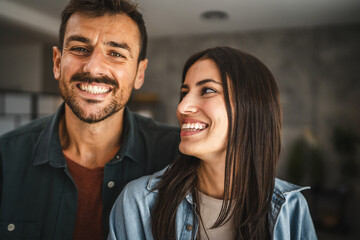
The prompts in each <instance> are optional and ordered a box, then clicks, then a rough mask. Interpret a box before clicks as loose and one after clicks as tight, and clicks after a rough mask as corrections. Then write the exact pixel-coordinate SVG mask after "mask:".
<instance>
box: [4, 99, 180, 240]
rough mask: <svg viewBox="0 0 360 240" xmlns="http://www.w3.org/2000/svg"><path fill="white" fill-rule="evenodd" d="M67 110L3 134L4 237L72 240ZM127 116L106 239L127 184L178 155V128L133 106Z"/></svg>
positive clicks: (110, 174) (110, 191)
mask: <svg viewBox="0 0 360 240" xmlns="http://www.w3.org/2000/svg"><path fill="white" fill-rule="evenodd" d="M63 114H64V104H63V105H62V106H61V107H60V108H59V110H58V111H57V113H56V114H55V115H53V116H50V117H46V118H42V119H39V120H35V121H33V122H31V123H29V124H27V125H25V126H23V127H20V128H18V129H16V130H14V131H11V132H9V133H7V134H5V135H3V136H1V138H0V174H1V176H0V177H1V178H0V239H7V240H10V239H46V240H49V239H61V240H64V239H72V236H73V230H74V226H75V219H76V211H77V189H76V186H75V184H74V182H73V180H72V178H71V176H70V174H69V171H68V169H67V163H66V160H65V158H64V155H63V152H62V148H61V145H60V139H59V121H60V119H61V117H62V116H63ZM124 117H125V120H124V136H123V141H122V142H123V144H122V147H121V149H120V150H119V152H118V153H117V154H116V155H115V156H114V158H113V159H112V160H110V161H109V162H108V163H107V164H106V166H105V169H104V180H103V185H102V200H103V229H104V237H106V236H107V233H108V221H109V220H108V219H109V213H110V210H111V207H112V205H113V203H114V201H115V200H116V198H117V196H118V195H119V193H120V192H121V190H122V189H123V187H124V186H125V184H126V183H127V182H129V181H131V180H133V179H136V178H139V177H141V176H143V175H148V174H151V173H153V172H155V171H158V170H160V169H162V168H164V167H165V166H166V165H168V164H169V163H170V162H171V161H173V160H174V159H175V157H176V155H177V154H178V143H179V129H178V128H176V127H171V126H165V125H163V124H160V123H158V122H155V121H154V120H152V119H149V118H145V117H142V116H140V115H138V114H135V113H132V112H130V111H129V110H128V109H125V115H124ZM109 182H111V183H110V184H109ZM113 183H115V185H114V184H113Z"/></svg>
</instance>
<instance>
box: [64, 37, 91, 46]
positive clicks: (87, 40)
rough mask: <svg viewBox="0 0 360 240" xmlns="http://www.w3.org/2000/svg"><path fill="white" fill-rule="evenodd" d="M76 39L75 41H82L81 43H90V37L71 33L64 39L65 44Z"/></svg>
mask: <svg viewBox="0 0 360 240" xmlns="http://www.w3.org/2000/svg"><path fill="white" fill-rule="evenodd" d="M72 41H76V42H82V43H90V39H89V38H86V37H83V36H80V35H73V36H70V37H68V38H67V39H66V42H65V45H66V44H69V42H72Z"/></svg>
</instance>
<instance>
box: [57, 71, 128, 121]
mask: <svg viewBox="0 0 360 240" xmlns="http://www.w3.org/2000/svg"><path fill="white" fill-rule="evenodd" d="M72 82H83V83H89V84H91V83H94V82H95V83H105V84H107V85H111V86H112V87H113V89H112V92H111V94H113V95H115V94H114V93H116V92H117V91H118V90H119V83H118V82H117V81H116V80H115V79H111V78H109V77H106V76H104V77H98V78H94V77H92V76H91V74H90V73H77V74H74V75H73V76H72V77H71V79H70V83H72ZM59 91H60V94H61V97H62V98H63V99H64V101H65V103H66V104H67V105H68V106H69V107H70V109H71V111H72V112H73V113H74V114H75V115H76V116H77V117H78V118H79V119H80V120H81V121H83V122H86V123H90V124H91V123H98V122H101V121H103V120H105V119H106V118H108V117H110V116H111V115H113V114H114V113H117V112H118V111H119V110H120V109H122V108H123V107H124V106H125V104H126V102H127V99H126V100H125V101H124V100H123V101H117V99H116V96H115V98H113V99H112V100H111V102H110V104H109V105H107V106H106V107H104V108H103V109H99V110H97V111H96V112H93V113H91V114H89V115H88V116H86V115H85V113H84V111H83V110H82V109H81V107H80V103H79V102H78V101H76V95H75V93H74V92H73V91H71V89H70V84H67V83H66V82H65V81H64V80H63V79H61V80H60V83H59ZM86 101H87V103H89V104H96V103H97V102H98V101H97V100H90V99H89V100H86ZM122 103H123V104H122Z"/></svg>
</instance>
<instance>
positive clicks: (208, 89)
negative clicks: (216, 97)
mask: <svg viewBox="0 0 360 240" xmlns="http://www.w3.org/2000/svg"><path fill="white" fill-rule="evenodd" d="M216 92H217V91H216V90H214V89H212V88H207V87H204V88H203V89H201V95H205V94H209V93H216Z"/></svg>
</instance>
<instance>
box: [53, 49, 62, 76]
mask: <svg viewBox="0 0 360 240" xmlns="http://www.w3.org/2000/svg"><path fill="white" fill-rule="evenodd" d="M52 49H53V63H54V67H53V72H54V78H55V79H56V80H59V79H60V75H61V74H60V72H61V50H60V49H59V48H58V47H56V46H55V47H53V48H52Z"/></svg>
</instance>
